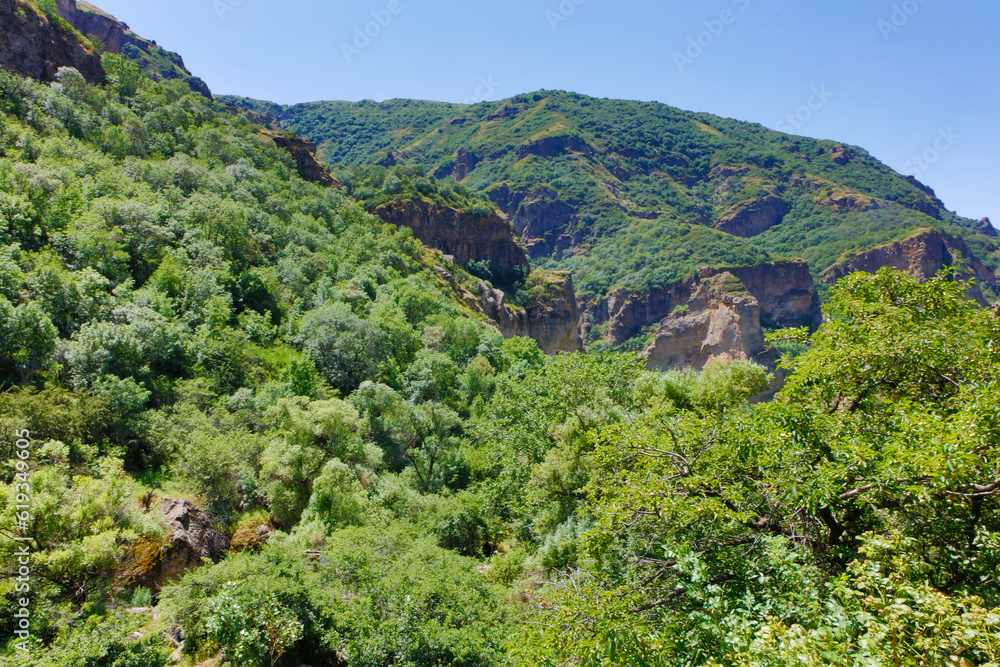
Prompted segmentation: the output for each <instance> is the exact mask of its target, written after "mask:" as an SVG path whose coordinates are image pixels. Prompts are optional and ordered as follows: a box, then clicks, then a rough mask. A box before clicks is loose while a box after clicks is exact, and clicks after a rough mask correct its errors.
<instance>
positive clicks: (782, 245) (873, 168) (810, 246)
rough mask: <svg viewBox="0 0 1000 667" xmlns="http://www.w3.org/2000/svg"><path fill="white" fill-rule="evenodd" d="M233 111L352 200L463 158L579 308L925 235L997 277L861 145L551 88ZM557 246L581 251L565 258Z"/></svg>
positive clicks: (475, 188)
mask: <svg viewBox="0 0 1000 667" xmlns="http://www.w3.org/2000/svg"><path fill="white" fill-rule="evenodd" d="M238 102H239V103H241V104H247V105H250V106H254V105H256V106H269V108H271V113H272V114H273V115H275V116H279V115H280V116H281V117H282V119H283V123H284V124H285V125H286V127H288V128H289V129H291V130H293V131H295V132H297V133H299V134H301V135H302V136H304V137H308V138H309V139H311V140H313V141H315V142H316V143H317V144H319V146H320V151H319V152H320V155H321V157H322V158H324V159H325V160H326V161H327V162H329V163H330V164H331V165H334V166H338V167H343V168H348V169H353V170H354V174H357V175H358V177H359V178H360V179H361V181H363V182H364V183H365V185H364V186H363V187H356V188H354V189H353V190H352V194H353V195H354V196H356V197H359V198H360V199H363V200H366V201H368V200H371V201H376V200H378V198H382V199H385V198H391V197H393V196H401V195H400V194H394V193H396V192H397V191H399V192H403V191H406V192H410V191H411V190H414V187H413V185H412V184H409V183H405V184H404V185H402V186H401V185H400V182H405V181H406V178H402V177H400V178H392V179H390V178H389V176H388V174H419V177H418V180H419V178H421V177H424V174H429V173H434V174H439V175H445V174H451V173H452V171H453V167H454V166H455V164H456V162H457V161H458V159H459V155H460V153H459V152H460V151H464V152H465V153H467V154H468V155H471V156H473V161H472V163H471V168H470V171H469V172H468V174H466V175H464V177H463V179H462V181H461V183H459V184H457V185H456V186H455V187H456V188H457V187H458V186H462V187H463V188H464V189H467V190H468V191H469V192H474V193H484V194H486V195H488V196H489V197H490V199H491V200H492V201H493V202H494V203H495V204H496V205H498V206H499V207H500V208H501V209H502V210H504V211H505V212H506V213H507V214H508V215H510V217H511V218H512V219H514V218H515V217H520V218H522V219H524V220H525V221H527V220H529V219H531V218H532V217H533V216H537V215H538V213H537V211H535V212H533V209H540V210H545V211H546V214H547V215H549V216H550V217H551V218H552V219H553V222H554V224H556V225H557V227H556V228H555V229H553V230H545V231H537V230H534V229H530V226H529V229H528V230H527V231H526V233H527V234H528V235H529V236H531V237H532V238H533V239H539V240H542V241H543V242H544V243H543V244H540V247H544V248H546V251H545V252H544V257H543V258H541V261H539V262H538V264H537V267H538V268H559V269H564V270H570V271H572V272H573V275H574V280H575V282H576V285H577V287H578V289H579V290H580V293H581V294H582V295H584V296H587V297H591V298H601V297H604V296H605V295H606V294H607V293H608V292H609V291H610V290H612V289H614V288H617V287H627V288H630V289H634V290H639V291H648V290H650V289H658V288H662V287H664V286H665V285H667V284H669V283H671V282H674V281H676V280H679V279H680V278H683V277H684V276H686V275H688V274H690V273H693V272H694V271H696V270H697V269H699V268H701V267H703V266H705V265H714V266H756V265H759V264H762V263H765V262H768V261H772V260H773V259H776V258H779V257H782V256H797V257H802V258H804V259H806V260H807V261H808V262H809V263H810V265H811V267H812V269H813V270H814V271H815V273H816V274H817V275H818V274H820V273H821V272H823V271H824V270H826V269H827V268H829V267H830V266H831V265H832V264H834V263H835V262H837V261H839V260H840V259H842V257H843V256H846V255H849V254H853V253H857V252H860V251H864V250H868V249H870V248H872V247H875V246H878V245H881V244H884V243H888V242H891V241H895V240H898V239H900V238H903V237H905V236H908V235H909V234H910V233H912V232H913V231H915V230H916V229H918V228H923V227H932V228H935V229H939V230H941V231H943V232H944V233H946V234H950V235H953V236H958V237H961V238H964V239H966V241H967V242H968V243H969V244H971V245H970V247H972V246H975V247H976V252H977V257H978V259H980V260H981V261H984V262H986V263H987V264H988V265H989V266H990V267H991V268H993V269H995V268H996V267H997V266H998V262H1000V255H998V254H997V250H998V246H997V243H996V240H995V239H992V238H988V237H985V236H982V235H977V234H975V233H973V232H972V231H971V228H972V227H973V223H972V221H970V220H965V219H962V218H959V217H958V216H956V215H955V214H953V213H951V212H949V211H947V210H945V209H944V208H943V206H942V205H941V202H940V201H939V200H937V198H936V197H935V196H934V194H933V192H932V191H930V189H929V188H926V187H925V186H923V185H922V184H920V183H918V182H916V181H915V180H913V179H911V178H908V177H905V176H903V175H901V174H898V173H896V172H894V171H892V170H891V169H890V168H888V167H887V166H886V165H884V164H882V163H880V162H879V161H878V160H876V159H875V158H874V157H872V156H871V155H870V154H868V153H867V152H866V151H864V150H863V149H861V148H858V147H855V146H844V145H841V144H837V143H835V142H832V141H820V140H814V139H809V138H806V137H792V136H789V135H786V134H783V133H780V132H775V131H771V130H768V129H765V128H763V127H761V126H759V125H753V124H750V123H741V122H738V121H735V120H731V119H725V118H719V117H716V116H711V115H709V114H701V113H690V112H685V111H682V110H679V109H675V108H672V107H669V106H666V105H662V104H657V103H647V102H631V101H622V100H605V99H594V98H590V97H586V96H583V95H576V94H573V93H567V92H562V91H551V90H543V91H538V92H536V93H533V94H529V95H518V96H516V97H513V98H511V99H507V100H503V101H500V102H496V103H482V104H476V105H472V106H465V105H458V104H443V103H433V102H421V101H415V100H389V101H386V102H382V103H375V102H370V101H364V102H358V103H348V102H312V103H308V104H296V105H293V106H290V107H277V109H275V108H274V105H267V104H265V103H260V102H254V101H247V100H238ZM279 110H280V111H279ZM463 154H464V153H463ZM466 159H467V158H466ZM382 164H393V165H396V166H393V167H391V168H388V169H387V168H386V167H382V166H379V165H382ZM466 164H468V163H466ZM347 180H348V181H349V182H351V183H352V185H351V186H349V187H353V183H354V181H353V180H352V179H350V178H348V179H347ZM386 183H389V185H388V186H387V185H386ZM427 187H431V186H427ZM447 187H450V186H442V188H444V189H446V188H447ZM386 188H388V190H386ZM390 191H392V192H390ZM411 194H412V195H413V196H419V192H415V193H411ZM408 196H409V195H408ZM775 201H780V202H781V203H782V208H783V209H785V210H787V212H786V213H785V214H784V215H783V216H779V218H778V220H779V222H780V224H776V225H774V226H773V227H771V228H770V229H767V230H766V231H764V232H763V233H762V234H760V235H759V236H756V237H754V238H752V239H745V238H741V237H738V236H733V235H730V234H727V233H723V232H721V231H717V229H715V228H716V227H718V226H719V225H720V223H722V222H724V221H727V220H732V219H733V216H737V217H738V216H739V215H740V214H741V213H744V212H747V211H754V210H757V208H759V206H760V204H761V202H771V203H773V202H775ZM563 234H570V235H574V236H575V238H576V240H574V245H576V246H579V249H580V250H585V251H586V252H579V251H578V252H564V249H563V248H562V247H561V246H560V245H559V244H558V243H557V242H556V237H557V236H559V235H563ZM473 272H474V273H475V272H476V271H473Z"/></svg>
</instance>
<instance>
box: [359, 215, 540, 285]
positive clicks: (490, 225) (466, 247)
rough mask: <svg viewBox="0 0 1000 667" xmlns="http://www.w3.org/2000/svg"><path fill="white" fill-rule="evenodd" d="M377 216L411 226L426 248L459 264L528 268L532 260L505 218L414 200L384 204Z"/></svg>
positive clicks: (398, 224)
mask: <svg viewBox="0 0 1000 667" xmlns="http://www.w3.org/2000/svg"><path fill="white" fill-rule="evenodd" d="M373 213H374V214H375V215H377V216H378V217H379V218H381V219H382V220H384V221H385V222H388V223H391V224H394V225H396V226H398V227H409V228H410V229H412V230H413V235H414V236H415V237H416V238H418V239H419V240H420V241H422V242H423V243H424V245H427V246H430V247H431V248H437V249H438V250H440V251H441V252H443V253H444V254H445V255H449V256H451V257H453V258H454V260H453V261H454V262H455V263H456V264H462V265H464V264H468V263H469V262H472V261H484V262H490V263H492V264H493V265H494V266H497V267H502V268H505V269H510V268H514V267H527V266H528V257H527V255H525V253H524V250H523V249H522V248H521V247H520V246H519V245H518V244H517V241H516V240H515V238H514V232H513V230H512V229H511V226H510V222H508V220H507V219H506V218H505V217H503V216H501V215H495V214H494V215H487V216H474V215H471V214H469V213H466V212H465V211H461V210H459V209H456V208H452V207H450V206H444V205H442V204H433V203H429V202H425V201H414V200H412V199H407V200H397V201H392V202H389V203H387V204H383V205H382V206H379V207H378V208H377V209H375V210H374V211H373Z"/></svg>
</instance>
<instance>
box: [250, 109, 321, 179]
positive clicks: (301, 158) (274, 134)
mask: <svg viewBox="0 0 1000 667" xmlns="http://www.w3.org/2000/svg"><path fill="white" fill-rule="evenodd" d="M241 113H243V111H241ZM267 118H268V117H261V120H266V119H267ZM271 121H272V122H273V119H271ZM261 134H262V135H263V136H265V137H268V138H269V139H271V140H272V141H273V142H274V145H275V146H277V147H278V148H281V149H283V150H286V151H288V152H289V153H291V154H292V158H294V160H295V170H296V171H297V172H298V174H299V176H301V177H302V178H303V180H306V181H310V182H312V183H319V184H320V185H322V186H323V187H327V188H329V187H334V186H339V185H340V183H339V182H338V181H337V179H336V178H334V177H333V175H332V174H331V173H330V170H329V169H327V168H326V167H325V166H323V164H322V163H320V161H319V160H317V159H316V144H314V143H312V142H311V141H306V140H305V139H302V138H301V137H298V136H295V135H292V134H288V133H287V132H280V131H277V130H261Z"/></svg>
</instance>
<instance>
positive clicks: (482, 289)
mask: <svg viewBox="0 0 1000 667" xmlns="http://www.w3.org/2000/svg"><path fill="white" fill-rule="evenodd" d="M435 269H436V270H437V273H438V276H439V277H440V278H441V281H442V282H443V283H445V284H446V285H448V286H449V287H450V288H451V289H452V290H453V291H454V292H455V293H456V294H457V295H458V296H459V297H460V298H461V299H462V300H463V301H465V303H466V304H467V305H468V306H469V307H470V308H472V309H473V310H475V311H476V312H478V313H480V314H482V315H484V316H485V317H486V319H487V321H488V322H489V323H490V324H492V325H493V326H494V327H495V328H496V330H497V331H499V332H500V333H501V334H502V335H503V337H504V338H513V337H514V336H526V337H528V338H533V339H534V340H535V341H536V342H537V343H538V347H539V348H541V350H542V351H543V352H545V353H546V354H556V353H558V352H580V351H582V350H583V339H582V338H580V332H579V322H580V308H579V305H578V304H577V300H576V289H575V288H574V286H573V277H572V276H571V275H570V274H569V273H564V272H549V271H535V272H533V273H532V275H531V282H532V283H534V285H535V286H536V287H540V288H541V289H533V290H530V291H529V294H530V296H529V302H528V306H527V308H522V307H520V306H516V305H513V304H510V303H508V302H507V295H506V294H505V293H504V292H503V291H502V290H499V289H496V288H493V287H491V286H490V285H489V284H487V283H486V282H485V281H480V282H479V286H478V290H477V291H478V292H479V294H478V295H475V294H473V293H472V292H470V291H469V290H466V289H464V288H462V287H461V286H460V285H459V284H458V282H457V281H456V280H455V278H454V277H453V276H452V275H451V274H450V273H449V272H448V271H447V270H445V269H444V268H442V267H440V266H437V267H435Z"/></svg>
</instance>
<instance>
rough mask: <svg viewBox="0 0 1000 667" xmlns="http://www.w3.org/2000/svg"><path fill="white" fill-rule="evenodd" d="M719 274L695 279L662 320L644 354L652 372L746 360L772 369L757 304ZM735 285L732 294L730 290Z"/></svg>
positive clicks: (728, 277) (735, 282)
mask: <svg viewBox="0 0 1000 667" xmlns="http://www.w3.org/2000/svg"><path fill="white" fill-rule="evenodd" d="M739 285H740V283H739V279H738V278H736V277H735V276H733V275H732V274H730V273H726V272H724V273H721V274H716V275H713V276H709V277H707V278H705V279H703V280H699V282H698V284H697V289H696V290H695V292H694V293H693V294H692V295H691V298H690V300H689V301H688V302H687V303H686V304H685V305H684V306H683V307H681V308H680V309H678V310H677V311H676V312H674V313H673V314H671V315H669V316H667V317H666V318H664V319H663V320H662V321H661V322H660V324H659V326H658V327H657V329H656V332H655V333H654V334H653V342H652V343H651V344H650V345H649V346H648V347H647V348H646V349H645V350H644V351H643V354H644V356H645V358H646V366H647V367H648V368H651V369H661V370H669V369H671V368H687V367H690V368H695V369H698V370H700V369H702V368H704V367H705V366H706V365H707V364H709V363H711V362H713V361H720V360H750V361H756V362H758V363H764V364H765V365H767V366H770V367H773V364H774V355H773V354H769V353H768V351H767V344H766V342H765V341H764V333H763V330H762V328H761V320H760V316H761V307H760V304H759V303H758V301H757V299H755V298H754V297H753V296H751V295H750V294H749V293H747V292H743V291H741V290H740V288H739V287H738V286H739ZM734 286H736V289H735V291H733V292H731V291H729V290H730V289H732V288H733V287H734Z"/></svg>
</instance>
